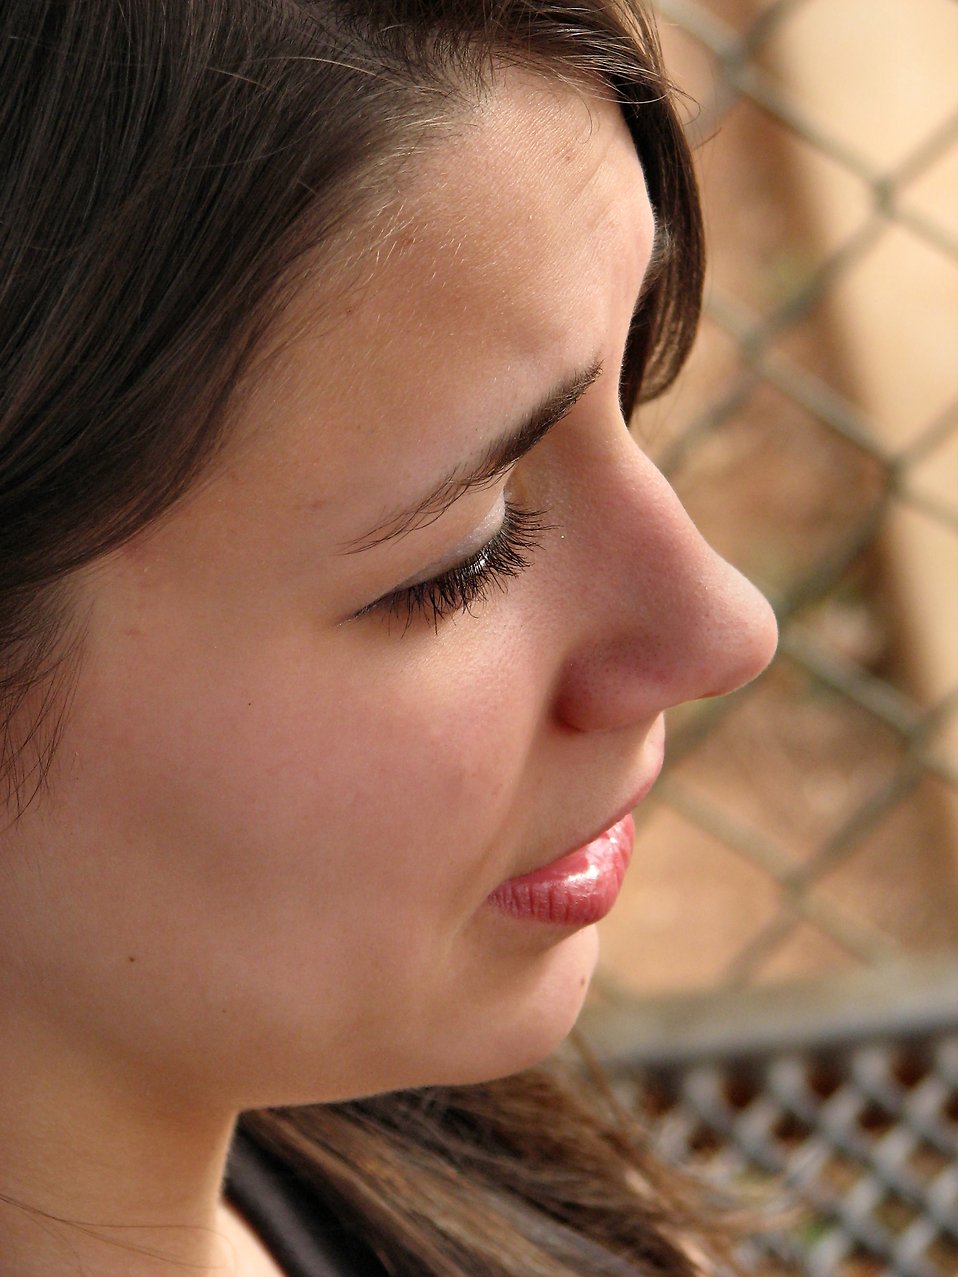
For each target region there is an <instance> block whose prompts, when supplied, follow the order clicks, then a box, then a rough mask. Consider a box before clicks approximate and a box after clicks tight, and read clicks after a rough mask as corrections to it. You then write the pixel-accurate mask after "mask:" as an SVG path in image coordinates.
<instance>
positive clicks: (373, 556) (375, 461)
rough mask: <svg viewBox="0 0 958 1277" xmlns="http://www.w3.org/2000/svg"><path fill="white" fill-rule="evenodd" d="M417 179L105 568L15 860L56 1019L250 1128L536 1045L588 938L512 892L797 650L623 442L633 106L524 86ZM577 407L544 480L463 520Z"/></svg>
mask: <svg viewBox="0 0 958 1277" xmlns="http://www.w3.org/2000/svg"><path fill="white" fill-rule="evenodd" d="M411 170H412V171H411V172H409V173H408V174H407V186H406V187H405V189H404V192H403V199H402V202H401V206H400V207H399V210H398V213H397V217H396V220H395V224H394V227H393V232H392V234H391V236H390V237H389V238H388V239H386V240H384V241H383V242H382V243H381V245H380V247H379V250H378V252H377V254H376V256H375V258H372V257H371V258H369V259H368V260H367V262H366V264H365V269H364V282H363V284H362V285H361V286H360V287H354V288H350V289H345V290H343V291H342V293H341V295H340V296H339V300H338V301H335V302H334V304H333V306H332V308H330V306H329V304H328V300H326V301H324V298H327V299H328V281H327V282H325V283H324V280H323V278H322V277H321V272H317V279H316V281H315V282H314V283H310V282H307V284H306V286H305V288H304V291H303V294H302V297H301V299H300V302H299V303H297V308H296V313H295V314H291V315H290V316H288V319H289V327H288V330H287V339H286V340H285V342H284V344H283V346H282V353H281V354H280V355H279V356H277V357H276V358H275V359H274V360H273V361H271V362H270V363H269V364H268V365H267V368H266V371H265V372H264V373H263V375H262V377H261V379H260V380H259V381H258V383H257V385H256V388H255V390H254V391H253V392H252V393H251V395H250V396H249V398H248V399H247V401H246V402H245V403H244V405H243V410H242V421H241V423H240V426H239V428H238V442H237V444H236V446H235V448H233V450H232V452H231V453H230V456H229V459H228V461H227V463H226V464H224V465H223V466H222V467H221V469H220V470H219V471H218V472H217V473H216V475H215V476H214V477H212V478H211V479H210V480H209V481H208V482H207V483H205V484H202V485H200V486H198V487H197V488H196V490H195V491H194V492H193V493H192V494H191V496H190V497H189V498H188V499H187V500H185V501H184V502H183V503H182V504H181V505H180V506H179V507H178V508H177V509H176V510H175V512H173V514H172V515H171V516H170V517H168V518H167V519H166V520H165V521H164V522H163V523H162V524H161V525H159V526H157V527H154V528H153V529H151V530H150V531H149V532H148V533H146V534H144V535H141V536H140V537H139V538H138V539H137V540H136V541H134V542H133V543H132V544H130V545H128V546H127V547H126V548H125V549H123V550H122V551H121V552H119V553H116V554H114V555H112V556H111V557H109V558H108V559H106V560H103V561H101V562H100V563H99V564H97V565H95V567H94V568H93V569H91V570H89V571H88V572H86V573H85V574H84V577H83V579H82V581H81V582H80V586H79V589H80V594H81V600H80V604H81V611H88V613H89V625H88V633H87V639H86V644H85V649H84V658H83V661H82V665H81V668H80V674H79V682H78V686H77V690H76V695H75V698H74V701H73V705H72V709H71V711H70V715H69V718H68V720H67V723H66V728H65V731H64V735H63V738H62V740H61V743H60V747H59V752H58V754H57V758H56V763H55V767H54V771H53V774H52V777H51V785H50V789H49V792H48V793H46V794H45V795H43V796H41V798H40V799H39V800H38V802H37V804H36V805H35V807H34V808H32V809H31V810H30V811H29V812H28V813H27V815H26V816H25V817H24V820H23V822H22V823H21V825H20V826H19V827H18V832H17V834H16V837H18V838H19V839H21V840H27V841H28V842H29V845H30V850H31V854H30V856H29V857H20V858H16V859H15V861H11V859H10V858H8V859H7V863H6V867H5V872H6V873H7V875H8V878H9V881H8V883H7V884H6V888H7V889H6V891H5V893H4V894H5V898H6V901H7V907H6V911H5V912H6V914H7V916H6V917H5V918H4V919H3V927H2V928H0V930H2V931H3V935H4V936H5V939H3V940H0V946H9V949H10V952H11V953H12V952H14V951H15V952H16V954H17V959H16V970H18V971H20V972H23V973H26V974H24V975H23V976H22V980H23V988H24V990H28V992H27V993H26V994H25V996H26V998H27V1000H28V1001H29V1002H30V1005H31V1015H32V1017H33V1020H34V1022H35V1023H40V1022H42V1023H43V1024H44V1026H46V1027H45V1030H44V1031H49V1032H50V1033H52V1034H53V1035H54V1037H57V1036H60V1037H61V1038H62V1037H64V1035H66V1039H68V1041H69V1046H70V1050H71V1051H73V1052H74V1053H76V1052H79V1053H80V1055H81V1056H89V1058H90V1059H94V1058H96V1059H100V1060H103V1061H108V1062H109V1067H110V1068H111V1069H112V1070H114V1071H116V1070H117V1069H119V1070H122V1071H126V1072H127V1073H128V1075H129V1076H130V1077H135V1076H138V1075H139V1076H143V1071H144V1070H147V1071H148V1072H149V1073H150V1074H151V1075H152V1076H153V1077H155V1078H157V1079H159V1080H161V1081H163V1082H172V1081H175V1083H176V1085H177V1086H178V1087H179V1088H180V1089H181V1091H183V1093H185V1091H184V1090H183V1089H184V1088H186V1089H188V1090H189V1091H190V1092H191V1093H194V1094H207V1093H212V1092H215V1093H216V1094H218V1095H219V1096H221V1097H222V1098H223V1099H224V1100H228V1101H229V1102H230V1103H232V1104H235V1105H237V1106H244V1105H253V1104H261V1103H266V1102H295V1101H303V1100H310V1099H326V1098H335V1097H341V1096H344V1095H354V1094H360V1093H364V1092H372V1091H378V1090H384V1089H390V1088H395V1087H399V1086H405V1085H412V1084H422V1083H430V1082H464V1081H471V1080H476V1079H480V1078H485V1077H491V1076H493V1075H496V1074H500V1073H503V1072H507V1071H510V1070H513V1069H516V1068H518V1067H521V1066H524V1065H526V1064H528V1063H530V1062H532V1061H534V1060H535V1059H537V1058H539V1057H540V1056H541V1055H542V1054H543V1053H545V1052H546V1051H548V1050H549V1049H550V1048H551V1047H552V1046H553V1045H554V1044H555V1043H556V1042H557V1041H558V1040H559V1039H561V1038H562V1037H563V1036H564V1034H565V1033H566V1032H567V1030H568V1029H569V1027H570V1026H571V1024H572V1022H573V1020H574V1019H575V1017H576V1014H577V1012H578V1010H579V1007H580V1004H581V1001H582V998H583V995H584V992H585V988H586V985H587V982H588V979H589V977H590V974H591V972H592V968H593V965H594V962H595V958H596V938H595V933H594V927H592V926H591V925H585V922H584V921H583V920H582V919H581V918H578V919H573V920H571V921H567V922H566V923H562V922H561V921H559V922H557V921H555V920H554V919H553V920H542V919H538V918H532V917H529V916H515V915H514V914H512V913H510V912H509V911H508V910H507V909H504V908H502V907H500V905H497V904H496V903H495V901H490V900H489V897H490V894H491V893H493V892H495V891H496V889H497V888H499V887H500V886H501V884H503V883H504V882H506V881H507V880H509V879H512V878H514V877H516V876H517V875H523V874H525V873H527V872H528V871H531V870H533V869H536V868H538V867H540V866H543V865H547V864H549V863H551V862H553V861H555V860H556V859H557V858H558V857H561V856H562V855H564V854H565V853H567V852H569V851H571V850H572V849H574V848H577V847H579V846H581V845H582V844H583V843H586V842H588V841H589V839H591V838H593V837H594V836H595V835H596V834H597V833H599V832H600V831H601V830H603V829H605V828H606V827H608V826H609V825H611V824H612V823H613V822H614V821H615V820H617V819H618V818H619V817H620V816H622V815H623V813H624V812H626V811H628V810H629V808H630V807H631V806H632V805H633V804H634V803H635V801H637V799H638V798H639V797H640V796H641V795H642V794H644V792H645V791H646V790H647V788H648V786H649V784H650V783H651V781H652V780H653V778H654V777H655V775H656V772H657V770H658V767H659V765H660V760H661V751H662V717H661V716H662V711H663V710H665V709H666V708H667V707H669V706H670V705H674V704H676V703H678V702H680V701H684V700H687V699H690V698H694V697H701V696H710V695H715V694H717V693H721V692H727V691H730V690H731V689H732V688H734V687H736V686H738V685H739V684H740V683H742V682H744V681H745V680H747V679H749V678H751V677H752V676H754V675H755V674H756V673H757V672H758V671H759V670H760V669H761V668H762V667H763V666H764V665H765V663H766V661H767V660H768V659H769V655H770V653H771V650H772V646H773V642H774V624H773V620H772V617H771V615H770V612H769V609H768V607H767V605H766V604H765V603H764V601H763V600H762V599H761V598H760V596H759V595H758V594H757V593H756V592H755V591H754V590H753V589H752V587H751V586H749V585H748V584H747V583H746V582H745V581H744V580H743V579H742V578H741V577H740V576H739V575H738V574H737V573H736V572H735V571H734V570H733V569H732V568H731V567H729V566H728V565H727V564H726V563H725V562H723V561H722V560H721V559H719V558H718V557H717V556H716V555H715V554H713V553H712V551H711V550H710V549H709V548H708V547H707V546H706V545H705V544H704V543H703V542H702V540H701V539H700V537H699V536H698V534H697V533H696V531H695V529H694V527H693V526H692V525H691V523H690V522H689V520H688V518H687V517H686V515H685V514H684V512H683V510H682V508H681V507H680V505H679V503H678V501H677V500H676V498H675V496H674V495H673V494H672V492H671V490H670V489H669V487H668V486H667V485H666V483H665V482H664V480H663V479H662V478H661V476H660V475H659V474H658V473H657V471H656V470H655V469H654V468H653V466H652V465H651V464H650V462H649V461H648V460H647V459H646V458H645V457H644V456H643V454H642V452H641V451H640V450H639V448H638V447H637V446H636V444H635V442H634V441H633V440H632V438H631V437H630V435H629V433H628V431H627V429H626V427H625V424H624V422H623V419H622V416H621V414H620V411H619V407H618V386H617V380H618V375H619V369H620V365H621V361H622V355H623V346H624V343H625V340H626V334H627V330H628V327H629V320H630V316H631V313H632V310H633V306H634V305H635V302H636V298H637V295H638V294H639V292H640V289H641V287H642V282H643V276H644V274H645V271H646V268H647V266H648V263H649V259H650V254H651V252H652V245H653V233H654V227H653V219H652V214H651V211H650V207H649V201H648V198H647V195H646V191H645V186H644V183H643V177H642V172H641V169H640V166H639V163H638V160H637V159H636V155H635V152H634V149H633V146H632V144H631V142H630V138H629V134H628V131H627V129H626V127H625V125H624V123H623V121H622V119H621V117H620V115H619V113H618V111H617V110H616V109H615V108H614V107H613V106H611V105H609V104H607V103H606V102H603V101H600V100H598V99H597V98H594V97H588V96H587V95H584V94H583V93H581V92H576V91H574V90H572V89H571V88H568V87H562V86H559V85H556V84H551V83H547V82H545V81H543V80H540V79H537V78H534V77H532V76H528V75H520V74H519V73H516V72H510V73H507V74H504V75H503V76H502V78H501V81H500V84H499V87H498V89H497V90H496V91H495V93H494V94H493V95H492V96H491V97H490V99H489V100H488V101H487V102H486V103H485V104H484V106H483V107H482V108H481V109H480V110H479V111H478V112H477V113H476V114H475V115H474V116H473V117H471V118H469V119H468V120H465V121H464V122H463V124H462V126H461V128H459V129H457V131H456V135H455V136H454V137H451V138H447V139H445V140H442V141H439V142H437V143H435V144H434V147H433V149H432V150H431V151H430V152H429V153H428V155H426V156H425V157H422V158H419V159H417V160H416V161H415V162H414V164H413V165H412V166H411ZM324 290H325V291H324ZM557 392H559V399H558V400H557V399H556V394H557ZM576 393H578V398H577V399H576V400H575V402H574V403H571V402H570V401H571V400H572V399H573V398H574V397H575V395H576ZM563 396H564V398H563ZM549 401H551V408H552V409H553V412H552V415H553V416H555V415H558V414H559V413H560V412H561V410H562V409H563V408H567V409H568V410H567V411H566V412H565V415H564V416H562V418H561V420H560V421H558V423H557V424H555V425H554V426H553V427H552V428H551V429H550V430H549V431H548V432H547V433H546V434H545V435H544V436H543V437H542V438H541V439H540V440H539V442H537V443H536V444H535V446H533V447H532V448H531V450H530V451H528V452H526V453H525V454H524V455H523V456H521V457H520V458H519V459H517V460H515V461H514V462H512V463H511V464H509V465H507V466H506V467H505V468H503V469H502V470H501V472H499V473H496V474H494V475H493V476H492V477H488V476H487V477H486V479H485V481H483V482H481V483H479V484H476V485H473V486H471V487H465V488H462V489H460V487H459V486H456V485H453V487H452V489H451V490H449V489H450V483H449V481H450V479H451V478H452V479H455V480H459V479H461V478H462V477H463V476H464V475H465V474H466V473H467V472H470V471H472V470H474V469H476V467H477V466H478V465H479V463H480V462H482V461H483V460H484V459H485V458H487V457H488V455H489V454H490V452H491V450H493V449H495V448H496V447H497V446H498V445H499V444H500V442H501V441H502V439H503V438H504V437H505V436H509V435H511V434H513V433H514V432H515V431H516V429H517V428H518V427H519V426H521V425H523V423H528V421H529V420H530V419H536V418H540V419H541V417H542V409H543V405H544V404H548V403H549ZM539 424H540V425H541V424H542V422H541V420H540V421H539ZM487 468H488V467H487ZM442 487H444V488H445V489H447V491H446V497H447V500H446V502H439V501H438V500H434V499H432V498H431V496H430V494H433V493H434V491H435V490H436V489H438V488H442ZM450 496H453V497H455V498H456V499H454V500H451V501H449V500H448V498H449V497H450ZM507 507H508V509H509V510H510V511H512V510H513V509H517V510H519V511H521V512H523V513H522V514H520V515H519V516H516V517H517V519H518V523H519V527H518V530H517V531H516V535H517V536H518V537H519V540H520V541H522V542H532V541H534V543H535V544H534V546H532V545H530V544H524V545H521V546H519V547H516V546H514V545H513V546H511V547H510V545H509V544H508V543H507V538H506V537H505V535H504V534H502V533H501V532H500V529H501V528H502V525H503V522H504V519H505V520H506V521H510V520H512V519H513V517H514V516H513V515H512V514H509V515H508V516H507V515H506V514H505V513H504V511H505V510H506V508H507ZM417 512H418V513H417ZM533 512H534V513H535V514H536V518H535V519H531V518H530V516H531V514H532V513H533ZM530 523H531V524H533V525H535V526H529V524H530ZM490 541H493V545H492V547H491V549H490V551H489V552H488V554H487V555H486V556H485V561H484V560H483V558H482V556H481V555H480V551H481V550H482V548H483V546H485V545H487V544H488V543H489V542H490ZM510 549H511V552H512V553H513V554H514V555H515V556H516V558H517V560H518V561H516V562H513V563H512V567H511V569H509V570H511V572H512V574H511V575H500V576H499V577H493V579H492V580H490V581H485V582H483V581H482V580H481V579H480V578H481V574H482V572H483V571H484V563H485V567H488V566H490V562H489V561H491V566H492V567H493V568H494V569H498V571H499V572H500V573H502V572H504V571H506V570H507V569H508V563H507V562H506V559H507V558H508V555H509V553H510ZM477 555H478V556H479V560H478V561H477V562H474V563H473V564H472V566H471V567H467V568H464V569H462V570H460V571H459V572H458V574H456V573H453V574H452V575H451V576H450V575H448V574H449V573H450V570H451V569H454V568H455V567H456V565H458V564H461V563H462V562H463V561H464V560H475V559H476V556H477ZM442 574H447V575H446V578H445V581H444V582H443V583H442V584H441V586H439V587H436V586H434V585H430V584H428V583H429V582H432V581H434V579H435V578H436V577H437V576H441V575H442ZM477 584H478V585H480V586H482V588H481V589H480V590H479V591H478V596H477V597H475V598H473V599H472V602H471V603H470V605H469V606H468V607H467V608H465V607H461V606H459V604H460V603H462V602H463V601H464V600H463V598H462V597H461V596H462V595H463V594H464V593H465V594H466V595H467V596H468V595H470V594H473V593H475V592H476V591H475V589H474V587H476V586H477ZM404 591H405V592H404ZM11 865H13V867H11ZM632 872H634V873H639V874H641V873H642V865H641V848H639V849H638V854H637V856H636V863H635V865H634V867H633V870H632ZM502 894H503V893H502V892H500V894H499V897H498V898H499V899H500V901H501V899H502Z"/></svg>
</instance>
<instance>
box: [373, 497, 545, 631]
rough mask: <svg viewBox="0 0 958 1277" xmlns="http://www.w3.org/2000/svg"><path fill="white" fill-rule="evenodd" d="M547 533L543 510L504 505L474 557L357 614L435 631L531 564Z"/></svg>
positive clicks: (502, 586) (377, 601)
mask: <svg viewBox="0 0 958 1277" xmlns="http://www.w3.org/2000/svg"><path fill="white" fill-rule="evenodd" d="M547 530H548V528H547V525H546V524H545V523H543V522H542V512H541V511H535V510H522V509H520V508H519V507H518V506H514V505H512V504H511V503H510V502H509V501H506V506H505V515H504V517H503V520H502V524H501V525H500V527H499V529H498V531H497V532H496V533H495V534H494V535H493V536H492V537H490V539H489V540H488V541H487V542H486V544H485V545H484V546H483V547H482V549H481V550H479V551H478V553H476V554H474V555H472V557H471V558H468V559H464V560H463V561H462V562H461V563H457V564H456V565H455V566H454V567H451V568H448V569H447V570H446V571H445V572H442V573H440V575H439V576H435V577H432V578H431V579H430V580H428V581H419V582H417V583H416V584H415V585H407V586H404V587H403V588H402V589H399V590H393V591H392V593H390V594H384V595H383V596H382V598H380V599H377V600H376V601H375V602H374V603H369V604H367V606H366V607H364V608H361V609H360V611H359V612H357V613H356V615H357V617H359V616H366V615H368V614H370V613H382V614H384V615H387V616H390V617H395V618H397V619H398V620H400V621H402V622H403V630H404V632H405V630H407V629H408V628H409V626H410V625H412V623H413V622H414V621H416V620H419V619H421V618H425V619H426V620H427V621H429V622H430V624H431V625H432V626H433V628H434V629H438V628H439V623H440V621H442V620H444V619H445V618H446V617H447V616H450V615H451V614H453V613H457V612H469V611H471V609H472V608H473V607H474V606H475V605H476V604H479V603H481V602H482V601H483V600H484V599H486V598H487V597H488V596H489V593H490V592H491V591H492V590H496V589H498V590H500V591H501V590H505V588H506V585H507V584H508V582H509V580H510V579H511V578H512V577H515V576H518V575H519V574H520V573H521V572H524V571H525V570H526V568H527V567H528V566H529V564H530V563H531V562H532V556H533V554H534V553H535V551H536V549H537V548H538V546H539V544H540V542H541V539H542V534H543V533H544V532H546V531H547Z"/></svg>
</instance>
